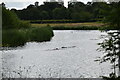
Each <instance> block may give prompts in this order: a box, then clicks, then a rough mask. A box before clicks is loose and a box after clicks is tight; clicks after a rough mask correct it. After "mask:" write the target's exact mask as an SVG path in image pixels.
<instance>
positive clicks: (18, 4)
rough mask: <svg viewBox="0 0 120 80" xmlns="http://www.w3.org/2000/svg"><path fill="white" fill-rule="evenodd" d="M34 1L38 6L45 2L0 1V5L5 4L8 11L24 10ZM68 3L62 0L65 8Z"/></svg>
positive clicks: (29, 0)
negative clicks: (13, 9) (12, 9)
mask: <svg viewBox="0 0 120 80" xmlns="http://www.w3.org/2000/svg"><path fill="white" fill-rule="evenodd" d="M36 1H38V2H39V5H40V4H43V1H46V0H0V3H1V2H4V3H5V4H6V7H7V8H9V9H11V8H16V9H23V8H26V7H27V6H28V5H29V4H34V3H35V2H36ZM56 1H57V0H56ZM68 1H70V0H64V4H65V6H66V7H67V2H68ZM77 1H81V2H84V3H87V2H88V1H92V0H77Z"/></svg>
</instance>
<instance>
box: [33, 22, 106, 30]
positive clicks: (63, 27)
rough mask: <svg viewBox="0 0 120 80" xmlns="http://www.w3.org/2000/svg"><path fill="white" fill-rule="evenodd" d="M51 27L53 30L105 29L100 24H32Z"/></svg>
mask: <svg viewBox="0 0 120 80" xmlns="http://www.w3.org/2000/svg"><path fill="white" fill-rule="evenodd" d="M47 25H49V26H51V27H52V28H53V30H98V29H102V28H104V24H103V23H100V22H86V23H53V24H32V26H33V27H44V26H47Z"/></svg>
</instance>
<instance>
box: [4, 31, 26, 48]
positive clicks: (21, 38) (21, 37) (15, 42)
mask: <svg viewBox="0 0 120 80" xmlns="http://www.w3.org/2000/svg"><path fill="white" fill-rule="evenodd" d="M26 41H27V39H26V35H25V33H23V32H21V31H20V30H16V29H12V30H3V31H2V46H4V47H13V46H14V47H17V46H22V45H24V44H25V43H26Z"/></svg>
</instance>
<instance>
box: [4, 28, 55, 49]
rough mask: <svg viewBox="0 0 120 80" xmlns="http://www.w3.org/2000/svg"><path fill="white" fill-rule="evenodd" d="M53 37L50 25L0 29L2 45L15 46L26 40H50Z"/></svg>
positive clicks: (21, 44)
mask: <svg viewBox="0 0 120 80" xmlns="http://www.w3.org/2000/svg"><path fill="white" fill-rule="evenodd" d="M52 37H53V31H52V28H51V27H41V28H29V29H19V30H18V29H9V30H3V31H2V46H3V47H17V46H23V45H24V44H25V43H26V42H30V41H36V42H43V41H50V39H51V38H52Z"/></svg>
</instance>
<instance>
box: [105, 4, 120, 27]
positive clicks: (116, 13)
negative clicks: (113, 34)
mask: <svg viewBox="0 0 120 80" xmlns="http://www.w3.org/2000/svg"><path fill="white" fill-rule="evenodd" d="M110 9H111V10H110ZM105 14H106V16H105V22H106V23H108V24H109V25H110V27H113V28H114V29H120V2H118V3H111V6H110V8H109V9H108V10H106V13H105Z"/></svg>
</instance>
